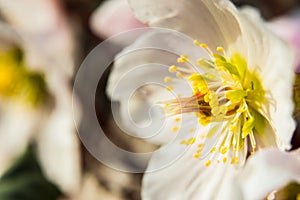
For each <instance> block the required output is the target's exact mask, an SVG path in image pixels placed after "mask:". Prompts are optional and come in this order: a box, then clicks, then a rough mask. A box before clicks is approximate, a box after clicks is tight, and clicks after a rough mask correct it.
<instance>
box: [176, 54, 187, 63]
mask: <svg viewBox="0 0 300 200" xmlns="http://www.w3.org/2000/svg"><path fill="white" fill-rule="evenodd" d="M187 61H188V56H187V55H181V56H180V57H179V58H178V59H177V62H178V63H185V62H187Z"/></svg>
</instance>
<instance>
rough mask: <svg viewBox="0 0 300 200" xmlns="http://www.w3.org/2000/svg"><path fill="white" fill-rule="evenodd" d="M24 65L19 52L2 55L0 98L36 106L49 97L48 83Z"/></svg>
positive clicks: (0, 63)
mask: <svg viewBox="0 0 300 200" xmlns="http://www.w3.org/2000/svg"><path fill="white" fill-rule="evenodd" d="M23 65H24V63H23V60H22V55H21V53H20V51H19V50H10V51H7V52H1V53H0V96H1V97H2V98H4V99H5V98H6V99H8V98H9V99H10V100H18V101H20V102H22V103H24V105H31V106H35V105H37V104H38V103H40V102H41V101H42V100H43V99H44V98H45V96H46V95H47V89H46V83H45V81H44V79H43V76H42V75H41V74H38V73H35V72H30V71H28V70H27V69H26V68H25V67H24V66H23Z"/></svg>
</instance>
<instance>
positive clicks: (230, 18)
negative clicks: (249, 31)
mask: <svg viewBox="0 0 300 200" xmlns="http://www.w3.org/2000/svg"><path fill="white" fill-rule="evenodd" d="M129 3H130V6H131V7H132V8H133V11H134V13H135V15H136V17H137V18H138V19H140V20H141V21H142V22H143V23H147V24H149V25H150V26H153V27H163V28H170V29H174V30H177V31H180V32H182V33H185V34H187V35H189V36H190V37H192V38H194V39H199V40H200V41H201V42H204V43H207V44H208V45H209V46H210V47H211V48H213V49H214V48H216V47H217V46H223V47H224V48H225V49H227V47H228V46H229V44H231V43H233V42H234V41H236V40H237V39H238V37H239V36H240V34H241V32H240V25H239V21H238V19H237V16H236V15H237V10H236V9H235V7H234V6H233V4H231V3H230V2H229V1H225V0H200V1H199V0H191V1H185V0H179V1H173V2H172V3H170V1H168V0H152V1H148V0H129Z"/></svg>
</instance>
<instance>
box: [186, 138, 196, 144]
mask: <svg viewBox="0 0 300 200" xmlns="http://www.w3.org/2000/svg"><path fill="white" fill-rule="evenodd" d="M186 142H187V144H194V143H195V142H196V138H190V139H188V140H187V141H186Z"/></svg>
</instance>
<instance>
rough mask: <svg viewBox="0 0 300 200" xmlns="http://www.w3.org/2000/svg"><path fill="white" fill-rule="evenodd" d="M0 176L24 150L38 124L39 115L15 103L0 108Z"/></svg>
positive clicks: (3, 104) (5, 104)
mask: <svg viewBox="0 0 300 200" xmlns="http://www.w3.org/2000/svg"><path fill="white" fill-rule="evenodd" d="M0 119H1V123H0V175H1V174H2V173H3V172H4V171H5V170H6V169H7V167H9V165H11V164H12V162H13V161H15V159H16V158H17V157H19V156H20V154H21V153H22V152H23V151H24V150H25V149H26V147H27V144H28V143H29V142H30V140H31V139H32V137H33V136H34V134H35V133H36V131H37V130H36V127H37V125H38V124H39V123H40V121H41V120H40V113H39V112H38V111H36V110H30V109H26V108H25V107H23V105H18V104H16V103H3V102H2V103H1V107H0Z"/></svg>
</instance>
